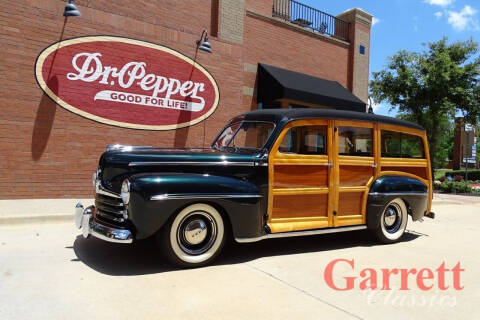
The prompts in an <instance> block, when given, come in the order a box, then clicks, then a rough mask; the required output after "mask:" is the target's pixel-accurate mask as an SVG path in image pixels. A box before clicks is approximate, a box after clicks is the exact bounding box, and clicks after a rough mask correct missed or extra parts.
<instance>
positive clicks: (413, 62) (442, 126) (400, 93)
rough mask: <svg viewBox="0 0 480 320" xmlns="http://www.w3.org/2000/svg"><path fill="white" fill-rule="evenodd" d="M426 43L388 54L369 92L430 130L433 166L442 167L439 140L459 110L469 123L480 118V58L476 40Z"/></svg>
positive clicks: (375, 99)
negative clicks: (412, 49)
mask: <svg viewBox="0 0 480 320" xmlns="http://www.w3.org/2000/svg"><path fill="white" fill-rule="evenodd" d="M425 46H426V47H427V49H426V50H424V51H423V52H419V53H418V52H408V51H406V50H400V51H398V52H397V53H396V54H394V55H393V56H392V57H390V58H389V59H388V64H387V67H386V69H384V70H381V71H379V72H373V73H372V75H373V79H372V81H371V82H370V91H371V95H372V98H373V100H374V101H375V102H376V103H380V102H383V101H386V102H388V103H389V104H390V105H391V109H397V110H398V111H399V116H400V117H402V118H405V119H408V120H410V121H413V122H416V123H418V124H420V125H421V126H423V127H424V128H425V129H426V131H427V138H428V142H429V146H430V158H431V160H432V165H433V166H439V165H441V164H442V162H443V160H444V159H445V158H444V156H445V152H439V151H440V150H441V149H440V144H441V143H442V142H443V140H444V139H445V134H446V133H447V132H448V130H446V129H447V128H448V127H449V124H450V123H451V121H453V119H454V117H455V114H457V113H461V114H463V116H464V117H465V121H466V122H468V123H477V122H478V120H479V116H480V57H479V56H478V55H477V53H478V44H477V43H476V42H474V41H473V40H468V41H462V42H455V43H452V44H448V41H447V38H443V39H442V40H440V41H437V42H433V43H428V44H426V45H425ZM441 157H443V159H441Z"/></svg>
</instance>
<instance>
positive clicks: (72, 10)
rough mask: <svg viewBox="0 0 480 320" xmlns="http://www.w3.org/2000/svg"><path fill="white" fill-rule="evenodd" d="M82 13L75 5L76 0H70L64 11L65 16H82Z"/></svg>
mask: <svg viewBox="0 0 480 320" xmlns="http://www.w3.org/2000/svg"><path fill="white" fill-rule="evenodd" d="M81 15H82V14H81V13H80V11H78V9H77V6H76V5H75V1H74V0H70V1H68V3H67V4H66V5H65V11H63V16H65V17H80V16H81Z"/></svg>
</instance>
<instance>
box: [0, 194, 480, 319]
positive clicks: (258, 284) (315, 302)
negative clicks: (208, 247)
mask: <svg viewBox="0 0 480 320" xmlns="http://www.w3.org/2000/svg"><path fill="white" fill-rule="evenodd" d="M457 203H461V201H457ZM434 211H435V212H436V214H437V218H436V219H435V220H430V219H426V220H425V222H423V223H418V222H417V223H409V225H408V226H407V229H408V230H409V232H408V233H407V234H406V236H405V240H404V241H403V242H401V243H398V244H394V245H377V244H376V243H374V242H373V241H372V240H371V238H370V237H369V235H368V233H366V232H364V231H362V232H351V233H340V234H330V235H321V236H314V237H302V238H289V239H272V240H266V241H263V242H259V243H254V244H242V245H239V244H236V245H232V246H230V247H228V248H226V250H225V251H224V253H223V254H222V255H221V256H220V258H219V259H218V260H217V262H216V263H215V264H214V265H213V266H209V267H205V268H201V269H194V270H174V269H172V268H170V267H169V266H167V265H166V264H165V263H164V262H163V261H162V259H161V258H160V257H159V256H158V254H157V253H156V252H155V249H154V247H153V246H152V245H151V243H149V242H145V243H137V244H134V245H131V246H125V245H118V244H110V243H105V242H103V241H100V240H97V239H93V238H91V239H83V238H81V237H79V236H78V235H79V232H78V231H77V230H75V228H74V227H73V226H72V225H71V224H63V223H59V224H37V225H18V226H2V227H0V319H59V318H60V319H63V318H65V319H144V318H147V317H148V318H151V319H160V318H162V319H180V318H190V319H214V318H221V319H229V318H239V319H257V318H260V317H261V318H267V319H274V318H275V319H299V318H306V319H320V318H323V319H355V318H361V319H385V318H387V317H388V318H389V319H415V318H418V319H455V318H458V319H479V318H480V304H479V301H480V280H479V279H480V271H479V270H480V247H479V246H478V243H479V240H480V239H479V238H480V236H479V235H480V227H479V222H478V221H479V216H480V204H479V203H470V204H467V205H459V204H456V203H455V201H453V202H452V201H443V202H437V204H435V206H434ZM335 259H346V260H354V262H353V263H354V270H352V269H353V268H352V267H350V266H349V265H348V264H347V263H346V262H345V261H340V262H339V263H338V264H337V265H336V266H335V268H334V270H333V276H332V278H333V279H332V280H333V283H334V285H336V286H339V287H344V286H345V285H346V280H345V278H344V277H347V276H357V277H359V279H357V280H355V282H354V289H352V290H347V291H336V290H333V289H332V288H330V287H329V286H328V285H327V284H326V281H325V278H324V275H325V273H324V272H325V269H326V266H327V265H328V264H329V263H330V262H331V261H333V260H335ZM442 262H445V267H446V268H447V269H451V268H453V267H454V266H455V265H456V264H457V263H458V262H460V267H461V268H463V269H465V271H463V272H460V279H459V281H460V285H461V286H464V289H463V290H455V289H454V288H453V273H452V272H451V271H448V272H446V273H445V275H446V276H445V285H447V286H449V288H448V289H447V290H444V291H443V290H440V289H439V285H438V276H437V272H436V271H435V269H437V268H438V267H439V266H440V265H441V264H442ZM364 268H372V269H374V270H376V271H377V272H378V283H379V287H382V286H383V285H384V282H382V277H381V274H382V271H381V270H380V269H381V268H387V269H392V268H405V269H410V268H416V269H417V270H419V269H422V268H429V269H431V270H432V271H433V272H434V277H435V278H434V279H427V280H425V281H424V282H425V283H426V284H428V285H433V287H432V289H430V290H428V291H422V290H420V289H418V286H417V284H416V283H417V282H416V277H415V276H414V275H410V276H409V281H408V287H409V289H410V290H398V289H399V288H400V286H401V281H400V279H399V276H398V275H397V276H395V275H392V277H391V279H390V286H391V288H392V290H375V291H372V290H361V289H360V288H359V284H360V282H361V280H362V279H361V277H360V272H361V270H362V269H364ZM425 274H428V272H426V273H425Z"/></svg>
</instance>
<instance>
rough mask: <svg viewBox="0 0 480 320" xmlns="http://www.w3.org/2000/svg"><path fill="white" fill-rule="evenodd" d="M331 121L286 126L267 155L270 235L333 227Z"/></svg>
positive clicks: (302, 121)
mask: <svg viewBox="0 0 480 320" xmlns="http://www.w3.org/2000/svg"><path fill="white" fill-rule="evenodd" d="M332 125H333V122H332V121H330V122H329V121H328V120H326V119H315V120H297V121H293V122H291V123H289V124H287V125H286V126H285V128H284V129H283V131H282V132H281V133H280V135H279V137H278V139H277V141H276V142H275V144H274V146H273V148H272V150H271V152H270V155H269V199H268V200H269V201H268V226H269V227H270V229H271V231H272V232H273V233H275V232H287V231H296V230H308V229H317V228H325V227H329V226H332V225H333V220H332V214H331V213H332V206H333V199H334V198H333V197H332V195H333V192H332V191H333V190H334V186H333V184H332V182H333V181H332V179H330V178H331V177H332V174H333V166H332V156H333V149H332V148H333V141H332V136H333V126H332Z"/></svg>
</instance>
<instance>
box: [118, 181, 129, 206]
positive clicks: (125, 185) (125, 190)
mask: <svg viewBox="0 0 480 320" xmlns="http://www.w3.org/2000/svg"><path fill="white" fill-rule="evenodd" d="M120 196H121V197H122V200H123V203H124V204H128V202H129V201H130V182H129V181H128V180H125V181H123V183H122V190H121V193H120Z"/></svg>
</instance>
